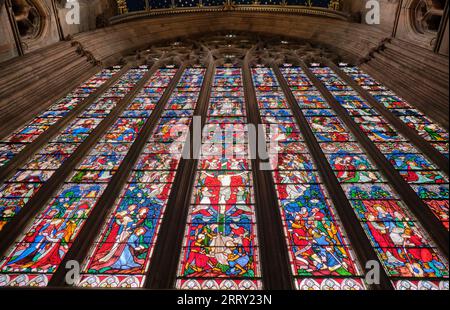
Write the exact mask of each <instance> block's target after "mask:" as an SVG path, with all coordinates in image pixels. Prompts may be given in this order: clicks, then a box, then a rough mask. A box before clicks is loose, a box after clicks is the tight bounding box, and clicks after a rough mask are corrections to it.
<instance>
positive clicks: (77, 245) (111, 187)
mask: <svg viewBox="0 0 450 310" xmlns="http://www.w3.org/2000/svg"><path fill="white" fill-rule="evenodd" d="M163 60H164V59H163ZM163 60H161V61H159V62H157V63H156V64H155V65H154V66H153V68H152V69H153V70H152V71H153V72H154V71H155V70H156V69H158V68H160V67H161V65H162V63H163ZM185 68H186V65H185V64H182V65H181V66H180V68H179V69H178V71H177V73H176V74H175V76H174V77H173V78H172V80H171V82H170V84H169V86H168V87H167V88H166V90H165V91H164V94H163V96H162V97H161V99H160V100H159V102H158V104H157V106H156V108H155V109H154V110H153V112H152V114H151V116H150V117H149V118H148V119H147V121H146V122H145V124H144V126H143V127H142V129H141V131H140V132H139V134H138V136H137V138H136V140H135V141H134V142H133V144H132V146H131V147H130V149H129V151H128V153H127V154H126V156H125V158H124V159H123V161H122V163H121V164H120V166H119V168H118V170H117V172H116V173H115V174H114V176H113V177H112V179H111V181H110V182H109V183H108V186H107V187H106V189H105V191H104V192H103V194H102V196H101V197H100V199H99V200H98V202H97V203H96V205H95V208H94V209H93V211H92V212H91V214H90V215H89V217H88V219H87V220H86V223H85V224H84V225H83V228H82V230H81V231H80V233H79V234H78V236H77V238H76V240H75V241H74V243H73V245H72V246H71V248H70V250H69V251H68V253H67V254H66V256H65V257H64V259H63V261H62V262H61V264H60V265H59V268H58V269H57V271H56V272H55V274H54V275H53V277H52V279H51V280H50V282H49V286H67V284H66V283H65V275H66V269H65V265H66V262H68V261H71V260H74V261H77V262H79V263H80V264H82V262H84V261H85V259H86V257H87V255H88V254H89V250H90V249H91V246H92V244H93V243H94V242H95V239H96V238H97V237H98V236H99V234H100V233H101V230H102V229H103V224H104V222H105V221H106V220H107V218H108V215H109V214H110V211H111V209H112V208H113V207H114V206H115V202H116V200H117V198H118V197H119V194H120V193H121V190H122V188H123V187H124V185H125V184H126V182H127V180H128V178H129V176H130V174H131V173H132V171H133V167H134V166H135V164H136V162H137V161H138V160H139V156H140V155H141V152H142V150H143V149H144V147H145V144H146V143H147V141H148V139H149V137H150V136H151V134H152V132H153V130H154V128H155V127H156V126H157V124H158V122H159V120H160V117H161V114H162V113H163V111H164V107H165V106H166V103H167V101H168V100H169V98H170V95H171V94H172V92H173V90H174V89H175V87H176V85H177V83H178V82H179V80H180V78H181V76H182V75H183V72H184V69H185ZM147 82H148V80H146V81H145V83H144V86H145V84H147Z"/></svg>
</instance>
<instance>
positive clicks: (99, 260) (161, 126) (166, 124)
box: [78, 68, 205, 287]
mask: <svg viewBox="0 0 450 310" xmlns="http://www.w3.org/2000/svg"><path fill="white" fill-rule="evenodd" d="M161 72H162V73H164V76H165V77H166V78H165V79H161V76H159V77H158V78H157V79H155V81H153V82H151V83H150V85H151V86H153V87H155V86H157V87H158V89H160V90H161V87H166V86H167V85H168V83H169V81H170V79H171V78H172V77H173V75H174V74H175V70H173V69H171V70H168V71H161ZM204 74H205V69H204V68H188V69H186V70H185V71H184V73H183V75H182V77H181V80H180V81H179V83H178V85H177V87H176V88H175V91H174V93H173V94H172V96H171V97H170V99H169V101H168V102H167V104H166V106H165V109H164V111H163V113H162V118H161V119H160V120H159V122H158V124H157V125H156V127H155V129H154V130H153V133H152V135H151V136H150V138H149V140H148V142H147V144H146V145H145V147H144V149H143V151H142V154H141V155H140V157H139V159H138V161H137V163H136V165H135V167H134V168H133V171H132V173H131V175H130V176H129V178H128V181H127V183H126V185H125V187H124V188H123V189H122V191H121V194H120V197H119V198H118V200H117V202H116V204H115V205H114V207H113V209H112V213H111V214H110V216H109V218H108V220H107V221H106V223H105V225H104V227H103V228H102V232H101V234H100V236H99V238H98V239H97V241H96V242H95V244H94V245H93V246H92V248H91V250H90V254H89V255H88V258H87V260H86V261H85V263H84V266H83V270H82V272H83V275H82V277H81V281H80V283H79V284H78V286H81V287H142V286H143V285H144V283H145V279H146V273H147V271H148V268H149V264H150V258H151V256H152V252H153V247H154V244H155V242H156V239H157V235H158V230H159V227H160V224H161V220H162V218H163V216H164V210H165V208H166V206H167V201H168V199H169V195H170V193H171V190H172V185H173V181H174V179H175V177H176V170H177V168H178V164H179V162H180V158H181V152H182V150H183V147H184V143H185V139H186V135H183V139H180V138H179V133H180V132H182V133H183V134H184V133H185V132H186V130H187V128H188V127H189V125H190V123H191V121H192V117H193V115H194V110H195V108H196V104H197V99H198V96H199V91H200V88H201V86H202V83H203V79H204ZM163 84H164V85H163ZM149 93H150V92H145V94H143V96H141V97H139V98H138V100H140V99H141V98H149V97H146V96H148V94H149ZM154 99H157V100H155V101H154V103H157V102H158V100H159V97H158V98H153V99H152V100H154ZM188 101H189V103H188ZM175 102H186V103H187V104H186V108H184V107H183V106H176V105H174V103H175Z"/></svg>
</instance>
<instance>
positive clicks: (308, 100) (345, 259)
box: [252, 67, 368, 289]
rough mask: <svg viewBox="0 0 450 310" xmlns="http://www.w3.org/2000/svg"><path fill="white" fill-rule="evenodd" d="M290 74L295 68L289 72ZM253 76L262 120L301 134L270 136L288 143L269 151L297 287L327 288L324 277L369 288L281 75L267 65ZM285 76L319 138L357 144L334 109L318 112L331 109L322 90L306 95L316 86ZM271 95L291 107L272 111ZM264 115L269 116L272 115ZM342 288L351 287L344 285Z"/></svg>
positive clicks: (359, 160) (362, 161) (358, 160)
mask: <svg viewBox="0 0 450 310" xmlns="http://www.w3.org/2000/svg"><path fill="white" fill-rule="evenodd" d="M286 70H289V69H288V68H286ZM252 73H253V83H254V85H255V88H256V98H257V101H258V106H259V108H260V109H259V112H260V115H261V119H262V122H265V120H266V119H268V118H269V117H270V123H272V125H275V126H273V127H272V129H273V128H275V129H278V130H279V131H281V132H288V133H296V136H295V139H278V137H276V136H275V135H267V138H268V139H267V142H268V143H269V142H272V143H273V142H274V140H275V141H277V140H278V141H282V142H281V143H279V144H278V145H277V147H276V150H270V148H271V147H270V146H269V152H270V154H271V155H272V156H271V166H272V170H273V172H272V175H273V179H274V182H275V190H276V192H277V196H278V201H279V206H280V209H281V215H282V221H283V227H284V232H285V237H286V245H287V248H288V253H289V257H290V262H291V270H292V275H293V277H294V282H295V285H296V288H297V289H325V288H326V286H325V284H324V285H322V286H321V285H320V283H321V282H322V281H323V279H322V278H321V277H329V278H330V279H329V282H330V283H331V282H333V283H340V282H341V281H343V280H344V281H345V280H349V281H353V280H354V281H356V282H351V283H354V284H355V285H354V286H352V288H354V287H357V288H358V289H365V285H364V284H363V282H362V280H361V279H360V277H361V276H362V273H361V270H360V267H359V265H358V262H357V261H356V259H355V256H354V254H353V250H352V248H351V245H350V244H349V242H348V240H347V238H346V237H345V235H344V232H343V228H342V224H341V222H340V221H339V219H338V217H337V214H336V211H335V210H334V207H333V205H332V203H331V201H330V200H329V199H328V194H327V192H326V190H325V187H324V186H323V185H322V181H321V178H320V175H319V173H318V171H317V168H316V165H315V162H314V160H313V158H312V156H311V155H310V152H309V150H308V148H307V147H306V145H305V144H304V143H302V142H301V141H303V140H304V139H303V136H302V134H301V132H300V128H299V126H298V124H297V122H296V120H295V118H293V117H292V116H290V115H292V111H291V110H290V109H289V107H288V106H287V102H286V98H285V96H284V94H283V92H282V90H281V87H280V86H279V84H278V81H277V78H276V76H275V73H274V72H273V71H272V69H269V68H264V67H255V68H253V69H252ZM284 73H285V74H286V76H287V80H288V84H289V85H290V86H291V87H292V88H293V89H294V90H295V91H294V96H295V97H296V98H303V99H304V102H305V104H304V107H306V108H307V109H309V108H311V109H314V110H312V111H311V112H310V113H309V115H308V120H309V122H311V124H312V125H313V126H312V128H311V129H312V130H313V132H314V134H316V135H317V136H318V137H320V138H319V139H321V140H325V141H328V140H337V141H353V137H351V136H350V135H346V136H345V137H344V136H343V135H342V133H344V132H345V130H344V128H343V125H341V122H340V120H339V119H338V118H336V117H334V113H332V111H331V110H328V111H329V112H328V114H326V113H321V112H318V109H321V108H323V107H326V106H325V105H326V103H325V102H324V101H323V99H322V98H321V97H320V94H318V93H317V92H316V91H314V92H313V93H311V94H304V91H305V90H308V89H309V88H310V86H309V84H308V83H306V82H305V81H303V80H302V79H301V77H300V76H298V75H297V74H295V71H285V72H284ZM266 97H272V98H273V97H275V98H277V99H275V100H274V101H275V102H283V103H286V105H282V106H280V105H271V106H270V107H268V106H267V105H265V104H264V100H265V98H266ZM268 111H270V112H268ZM286 111H287V112H286ZM263 115H269V117H267V116H263ZM324 115H328V116H324ZM286 125H288V127H287V126H286ZM280 129H282V130H280ZM283 130H284V131H283ZM288 137H289V136H288ZM338 146H339V147H342V144H339V145H337V146H336V147H338ZM354 148H355V147H354ZM274 151H275V152H274ZM276 151H278V153H276ZM332 151H333V150H332ZM275 154H276V156H274V155H275ZM345 155H347V154H345ZM330 156H338V155H336V154H332V155H330ZM350 159H353V162H355V164H356V165H364V164H367V165H368V163H366V162H367V159H366V158H357V156H355V155H350ZM308 284H309V286H308ZM339 288H342V289H344V288H347V287H345V286H343V285H342V286H341V285H340V286H339ZM348 289H350V287H348Z"/></svg>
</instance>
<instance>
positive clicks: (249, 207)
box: [177, 67, 262, 289]
mask: <svg viewBox="0 0 450 310" xmlns="http://www.w3.org/2000/svg"><path fill="white" fill-rule="evenodd" d="M242 87H243V85H242V70H241V69H240V68H234V67H220V68H217V69H216V72H215V77H214V82H213V87H212V91H211V98H210V101H209V109H208V120H207V122H206V125H205V127H204V130H203V141H202V142H203V145H202V152H201V157H200V160H199V162H198V167H197V168H198V169H197V173H196V175H195V184H194V189H193V193H192V198H191V206H190V209H189V216H188V221H187V222H188V223H187V225H186V231H185V238H184V241H183V249H182V254H181V261H180V265H179V271H178V280H177V287H178V288H181V289H258V288H261V285H262V284H261V281H260V280H259V278H260V277H261V271H260V267H259V251H258V238H257V233H256V224H255V222H256V220H255V206H254V203H255V199H254V190H253V179H252V172H251V163H250V160H249V159H248V155H247V152H248V146H247V143H248V140H247V139H248V137H247V130H246V128H245V124H246V123H247V120H246V116H247V110H246V107H245V98H244V96H243V88H242ZM230 118H231V119H232V120H231V122H230Z"/></svg>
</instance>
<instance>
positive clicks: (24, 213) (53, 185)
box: [0, 66, 157, 255]
mask: <svg viewBox="0 0 450 310" xmlns="http://www.w3.org/2000/svg"><path fill="white" fill-rule="evenodd" d="M156 69H157V67H156V66H153V67H152V68H151V69H150V70H149V71H148V72H147V73H146V74H145V75H144V77H143V78H141V80H140V81H139V82H138V83H137V84H136V85H135V87H134V88H133V89H132V90H131V91H130V92H129V93H128V94H127V95H126V96H125V97H124V98H122V99H121V100H120V101H119V102H118V103H117V105H116V106H115V107H114V108H113V110H112V111H111V113H109V115H108V116H107V117H106V118H104V119H103V120H102V121H101V122H100V124H99V125H98V126H97V127H96V128H95V129H94V130H93V131H92V133H91V134H90V135H89V136H88V137H87V138H86V140H84V141H83V142H82V143H81V144H80V145H79V146H78V148H77V149H76V151H75V152H74V153H73V154H72V155H71V156H70V157H69V158H68V159H67V160H66V161H64V163H63V164H62V165H61V166H60V167H59V168H58V170H56V171H55V173H54V174H53V175H52V176H51V177H50V179H48V181H47V182H46V183H45V184H44V185H43V186H42V187H41V188H40V189H39V191H38V192H37V193H36V194H35V195H34V196H33V197H32V198H31V199H30V201H28V203H27V204H26V205H25V206H24V207H23V208H22V210H21V211H20V213H19V214H18V215H17V216H16V217H15V218H14V219H13V220H12V221H11V222H9V223H8V224H6V225H5V227H4V229H3V230H2V231H0V255H1V254H3V253H4V252H5V251H6V250H7V249H8V248H9V247H10V246H11V245H12V244H13V243H14V242H15V241H16V240H17V238H18V237H19V236H20V234H21V233H22V231H23V230H24V229H25V228H26V226H27V225H28V223H29V222H30V220H31V219H33V218H34V217H35V216H36V215H37V214H38V212H39V211H40V210H41V209H42V208H43V206H44V205H45V204H46V203H47V202H48V201H49V199H50V197H52V195H53V194H54V193H55V192H56V191H57V190H58V189H59V188H60V187H61V186H62V184H64V181H65V180H66V179H67V177H68V176H69V175H70V173H72V171H73V169H74V168H75V167H76V166H77V165H78V164H79V162H80V161H81V160H82V159H83V158H84V156H85V155H86V154H87V153H88V152H89V150H90V149H91V148H92V147H93V146H94V145H95V143H97V141H98V140H99V139H100V137H102V136H103V134H104V133H105V132H106V131H107V130H108V128H109V127H110V126H112V125H113V124H114V122H115V121H116V120H117V119H118V117H119V116H120V114H121V113H122V111H123V110H124V109H125V108H126V107H127V106H128V104H129V103H130V102H131V100H132V99H133V98H134V97H135V96H136V95H137V94H138V92H139V91H140V90H141V89H142V88H143V87H144V86H145V84H146V82H147V81H148V80H149V79H150V77H151V76H152V75H153V73H154V72H155V71H156Z"/></svg>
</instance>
